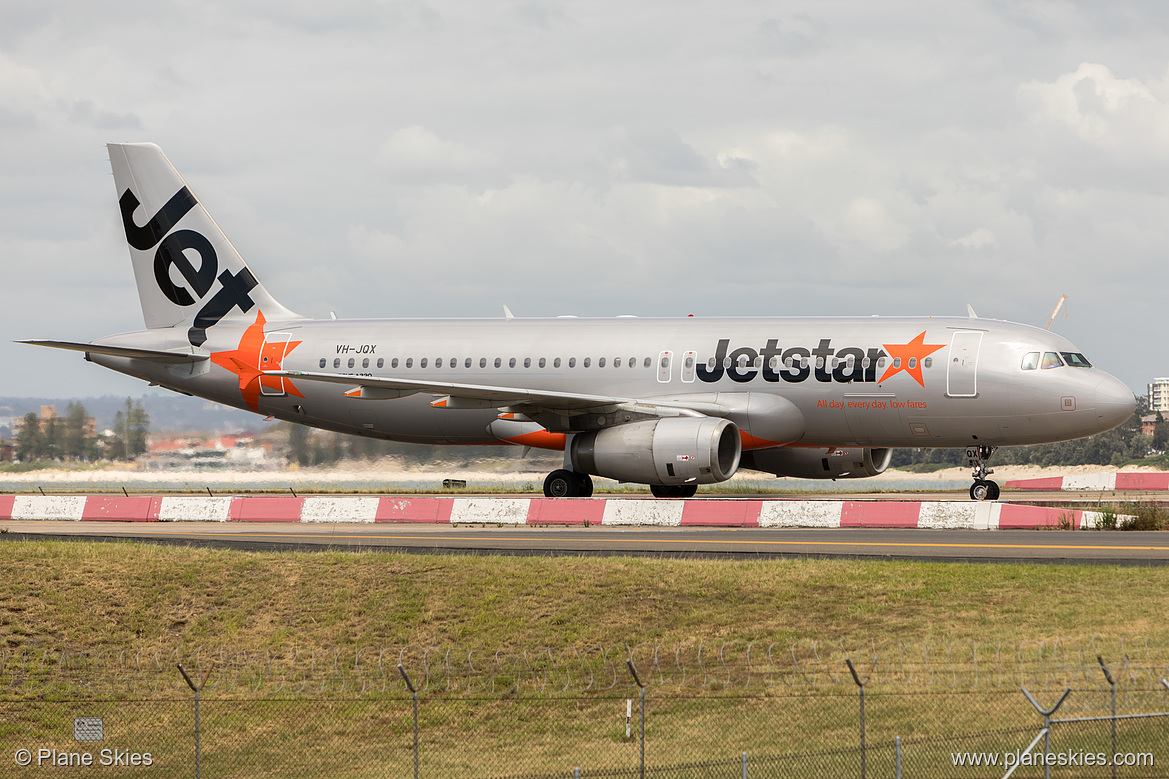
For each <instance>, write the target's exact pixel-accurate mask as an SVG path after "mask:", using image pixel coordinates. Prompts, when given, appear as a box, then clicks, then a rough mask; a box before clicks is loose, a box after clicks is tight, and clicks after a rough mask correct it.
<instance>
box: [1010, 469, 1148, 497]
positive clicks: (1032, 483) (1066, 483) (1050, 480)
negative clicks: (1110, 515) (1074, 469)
mask: <svg viewBox="0 0 1169 779" xmlns="http://www.w3.org/2000/svg"><path fill="white" fill-rule="evenodd" d="M1004 486H1005V487H1006V489H1009V490H1074V491H1079V492H1083V491H1090V492H1111V491H1113V490H1142V491H1148V492H1158V491H1160V492H1164V491H1169V473H1157V472H1151V473H1150V472H1144V473H1118V472H1111V473H1082V474H1079V475H1076V476H1048V477H1045V478H1042V479H1014V480H1012V481H1008V482H1007V483H1006V485H1004Z"/></svg>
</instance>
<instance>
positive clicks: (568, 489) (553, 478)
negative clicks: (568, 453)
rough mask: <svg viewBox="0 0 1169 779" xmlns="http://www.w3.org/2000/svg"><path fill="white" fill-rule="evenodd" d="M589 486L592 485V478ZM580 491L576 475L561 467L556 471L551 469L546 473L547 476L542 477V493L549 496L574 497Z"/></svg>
mask: <svg viewBox="0 0 1169 779" xmlns="http://www.w3.org/2000/svg"><path fill="white" fill-rule="evenodd" d="M589 486H592V480H591V479H590V480H589ZM580 492H581V483H580V482H579V481H578V480H577V475H576V474H575V473H573V472H572V471H566V470H564V469H563V468H562V469H560V470H557V471H552V473H550V474H548V478H546V479H544V495H545V496H546V497H549V498H575V497H576V496H577V495H579V494H580Z"/></svg>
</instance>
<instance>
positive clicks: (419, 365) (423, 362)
mask: <svg viewBox="0 0 1169 779" xmlns="http://www.w3.org/2000/svg"><path fill="white" fill-rule="evenodd" d="M418 367H419V368H425V367H426V358H425V357H423V358H422V362H420V363H418Z"/></svg>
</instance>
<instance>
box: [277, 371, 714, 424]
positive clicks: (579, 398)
mask: <svg viewBox="0 0 1169 779" xmlns="http://www.w3.org/2000/svg"><path fill="white" fill-rule="evenodd" d="M264 375H265V376H284V377H287V378H289V379H297V380H308V381H321V382H328V383H331V384H343V385H346V386H349V387H356V388H358V389H359V390H360V393H346V394H353V395H354V396H357V397H364V398H392V397H399V396H400V395H407V394H414V393H418V392H427V393H432V394H436V395H446V396H449V397H448V400H450V401H452V402H450V403H449V405H450V407H452V408H458V407H465V408H474V407H479V408H503V407H507V406H532V407H537V408H542V409H548V410H553V411H584V410H587V409H596V408H604V407H623V408H631V407H636V408H638V409H639V410H643V411H645V410H651V409H655V408H657V409H661V410H662V412H663V415H670V416H675V415H676V414H677V411H680V410H681V411H694V412H697V413H698V414H703V415H707V416H718V417H721V416H726V415H727V414H728V413H730V412H731V409H730V408H728V407H726V406H723V405H720V404H717V403H707V402H687V401H680V400H679V401H676V400H665V401H662V400H651V401H646V400H639V399H637V398H623V397H617V396H611V395H589V394H584V393H579V392H560V391H556V390H536V389H526V388H523V387H499V386H488V385H482V384H461V383H459V382H448V381H417V380H414V379H393V378H381V377H377V376H353V375H351V374H350V375H347V374H342V373H317V372H314V371H264ZM386 393H394V394H386ZM461 401H462V402H461ZM465 401H472V402H473V403H474V405H472V404H470V403H466V402H465ZM443 405H447V404H446V403H444V404H443ZM667 409H668V410H669V411H667ZM671 411H672V412H673V413H671Z"/></svg>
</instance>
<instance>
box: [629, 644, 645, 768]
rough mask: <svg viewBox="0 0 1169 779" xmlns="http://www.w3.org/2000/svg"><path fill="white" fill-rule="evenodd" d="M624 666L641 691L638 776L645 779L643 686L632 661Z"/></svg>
mask: <svg viewBox="0 0 1169 779" xmlns="http://www.w3.org/2000/svg"><path fill="white" fill-rule="evenodd" d="M625 665H627V666H628V667H629V673H631V674H633V681H635V682H637V687H638V689H639V690H641V771H640V773H639V776H640V777H641V779H645V685H644V684H643V683H642V681H641V677H640V676H638V675H637V669H636V668H635V667H634V666H633V660H632V659H629V660H626V661H625Z"/></svg>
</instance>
